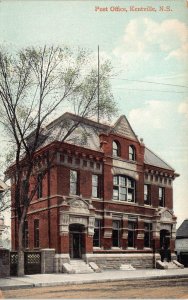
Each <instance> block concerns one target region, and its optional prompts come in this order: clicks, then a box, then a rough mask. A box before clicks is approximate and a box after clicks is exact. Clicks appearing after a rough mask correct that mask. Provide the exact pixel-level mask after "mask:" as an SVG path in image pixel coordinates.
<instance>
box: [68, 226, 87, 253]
mask: <svg viewBox="0 0 188 300" xmlns="http://www.w3.org/2000/svg"><path fill="white" fill-rule="evenodd" d="M83 235H84V226H83V225H79V224H71V225H70V227H69V238H70V243H69V245H70V257H71V258H82V253H83V251H84V247H83V246H84V243H83V242H84V241H83Z"/></svg>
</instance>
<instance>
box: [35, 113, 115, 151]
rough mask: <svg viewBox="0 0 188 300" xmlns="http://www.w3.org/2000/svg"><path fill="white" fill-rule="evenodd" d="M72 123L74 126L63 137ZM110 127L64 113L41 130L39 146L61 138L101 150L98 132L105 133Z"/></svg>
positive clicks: (71, 142)
mask: <svg viewBox="0 0 188 300" xmlns="http://www.w3.org/2000/svg"><path fill="white" fill-rule="evenodd" d="M74 125H75V126H76V128H75V129H74V131H73V132H71V133H70V134H69V135H68V137H67V138H66V139H65V138H64V137H65V136H66V134H67V133H68V131H69V129H70V128H71V127H72V126H74ZM110 129H111V127H110V126H109V125H105V124H101V123H98V122H95V121H93V120H90V119H87V118H83V117H80V116H77V115H74V114H71V113H65V114H63V115H62V116H61V117H59V118H58V119H56V120H54V121H53V122H51V123H50V124H49V125H47V127H46V128H45V129H44V130H43V131H42V135H41V144H40V146H39V148H42V147H44V146H46V145H48V144H49V143H51V142H53V141H55V140H56V141H62V140H63V141H65V142H67V143H70V144H74V145H77V146H82V147H85V148H89V149H92V150H96V151H101V149H100V141H99V134H100V133H107V132H108V131H109V130H110Z"/></svg>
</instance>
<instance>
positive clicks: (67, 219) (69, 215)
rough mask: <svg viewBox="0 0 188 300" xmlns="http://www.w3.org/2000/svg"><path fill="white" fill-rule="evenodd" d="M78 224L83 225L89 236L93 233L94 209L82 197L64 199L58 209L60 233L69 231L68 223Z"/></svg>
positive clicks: (63, 233)
mask: <svg viewBox="0 0 188 300" xmlns="http://www.w3.org/2000/svg"><path fill="white" fill-rule="evenodd" d="M71 224H80V225H83V226H85V230H86V231H87V234H88V235H89V236H93V234H94V225H95V210H94V208H93V206H92V204H90V203H88V202H86V201H85V200H83V199H82V198H72V199H68V201H64V205H63V206H62V208H61V211H60V224H59V225H60V235H66V234H68V233H69V225H71Z"/></svg>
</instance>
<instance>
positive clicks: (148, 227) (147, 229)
mask: <svg viewBox="0 0 188 300" xmlns="http://www.w3.org/2000/svg"><path fill="white" fill-rule="evenodd" d="M144 247H146V248H151V247H152V224H151V223H144Z"/></svg>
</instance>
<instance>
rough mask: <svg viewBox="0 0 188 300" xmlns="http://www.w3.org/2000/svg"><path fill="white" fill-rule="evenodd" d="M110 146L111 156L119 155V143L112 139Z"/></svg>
mask: <svg viewBox="0 0 188 300" xmlns="http://www.w3.org/2000/svg"><path fill="white" fill-rule="evenodd" d="M112 147H113V156H120V155H121V147H120V143H119V142H117V141H113V144H112Z"/></svg>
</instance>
